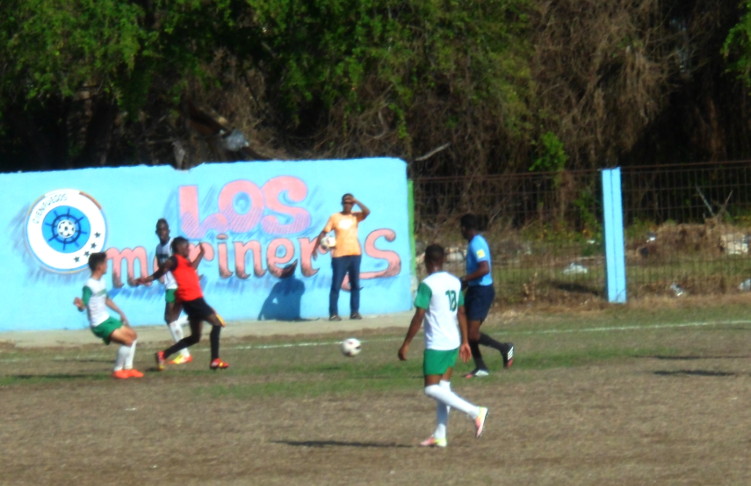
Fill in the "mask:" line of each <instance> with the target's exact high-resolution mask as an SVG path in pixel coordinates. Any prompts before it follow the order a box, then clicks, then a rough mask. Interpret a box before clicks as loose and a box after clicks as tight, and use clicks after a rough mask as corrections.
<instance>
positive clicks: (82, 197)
mask: <svg viewBox="0 0 751 486" xmlns="http://www.w3.org/2000/svg"><path fill="white" fill-rule="evenodd" d="M106 236H107V226H106V223H105V221H104V214H103V213H102V207H101V206H100V205H99V203H98V202H97V201H96V200H94V198H92V197H91V196H89V195H88V194H86V193H84V192H81V191H78V190H75V189H58V190H55V191H51V192H48V193H47V194H45V195H44V196H42V197H40V198H39V199H38V200H37V201H36V202H35V203H34V204H33V205H32V207H31V210H30V211H29V217H28V220H27V223H26V241H27V243H28V245H29V249H30V250H31V252H32V253H33V254H34V256H36V257H37V259H39V261H40V262H41V263H42V264H43V265H44V266H45V267H47V268H48V269H50V270H54V271H58V272H75V271H78V270H81V269H83V268H85V267H86V264H87V261H88V257H89V255H90V254H91V253H94V252H98V251H103V250H104V243H105V239H106Z"/></svg>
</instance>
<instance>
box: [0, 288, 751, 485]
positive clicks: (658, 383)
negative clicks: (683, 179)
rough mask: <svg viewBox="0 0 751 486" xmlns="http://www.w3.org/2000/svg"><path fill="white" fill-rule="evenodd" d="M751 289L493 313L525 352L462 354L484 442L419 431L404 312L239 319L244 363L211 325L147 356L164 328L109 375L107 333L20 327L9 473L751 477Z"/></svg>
mask: <svg viewBox="0 0 751 486" xmlns="http://www.w3.org/2000/svg"><path fill="white" fill-rule="evenodd" d="M748 304H749V302H748V298H745V297H735V298H723V300H721V301H720V300H717V299H715V300H709V299H707V300H701V299H698V298H691V299H685V300H664V301H659V300H658V301H653V302H649V303H642V304H639V305H633V306H632V305H628V306H620V307H619V306H617V307H611V306H605V305H603V306H602V307H597V308H588V309H581V310H577V311H571V310H566V311H563V310H559V309H549V310H547V311H535V312H531V311H526V310H523V309H514V310H505V311H503V312H500V311H499V312H496V313H494V314H493V315H492V316H491V319H490V321H489V322H488V323H486V324H485V325H484V326H483V330H484V331H486V332H488V333H490V334H491V335H493V336H495V337H498V338H501V339H503V340H510V341H513V342H514V343H515V344H516V347H517V354H516V361H515V364H514V366H513V367H512V368H511V369H509V370H502V369H500V367H501V358H500V356H498V355H493V354H491V353H489V352H486V354H487V356H488V361H489V363H488V364H489V365H490V366H491V371H492V374H491V375H490V376H489V377H487V378H478V379H474V380H466V379H464V378H462V377H461V374H462V372H465V371H468V370H469V369H471V364H460V365H458V366H457V371H456V375H455V377H454V379H453V388H454V390H455V391H457V392H458V393H459V394H460V395H462V396H463V397H465V398H466V399H468V400H469V401H472V402H475V403H477V404H479V405H484V406H487V407H489V408H490V415H489V418H488V421H487V425H486V431H485V434H484V435H483V436H482V437H481V438H480V439H477V440H476V439H474V436H473V429H472V424H471V422H470V421H469V420H468V419H466V418H465V417H464V416H462V414H460V413H457V412H452V415H451V420H450V424H449V436H448V439H449V445H448V447H447V448H446V449H425V448H421V447H419V446H418V443H419V442H420V441H421V440H422V439H424V438H426V437H427V436H429V435H430V433H431V432H432V430H433V426H434V402H433V401H432V400H431V399H429V398H427V397H426V396H424V395H423V393H422V378H421V367H420V365H421V346H420V345H419V343H418V341H417V340H416V341H415V343H414V345H413V346H412V350H411V355H410V360H409V361H407V362H399V361H398V359H397V357H396V353H397V350H398V347H399V345H400V344H401V340H402V338H403V335H404V331H405V330H406V326H407V324H408V322H407V321H405V322H393V323H391V322H385V323H384V326H385V327H383V328H380V329H379V328H372V329H367V330H364V331H362V332H352V331H349V330H348V331H346V333H345V331H342V332H325V333H312V332H310V333H304V332H302V333H301V332H300V331H299V330H297V328H296V332H295V333H294V334H289V333H287V335H284V336H282V335H274V333H271V334H272V335H264V336H257V335H253V334H252V333H250V334H248V335H239V334H231V333H227V336H225V337H224V338H223V341H222V346H223V351H222V357H223V358H224V359H226V360H227V361H229V362H230V363H231V365H232V366H231V368H229V369H228V370H226V371H217V372H214V371H210V370H209V369H208V366H207V364H208V343H207V340H206V338H204V341H202V342H201V343H200V344H198V345H197V346H195V347H194V348H193V349H194V355H195V357H196V359H195V361H194V362H193V363H191V364H188V365H184V366H171V367H169V368H168V369H167V370H166V371H164V372H156V371H154V366H153V362H152V357H153V353H154V351H156V350H157V349H158V348H160V347H161V346H162V345H163V344H164V342H163V341H162V342H157V341H155V340H147V339H144V338H142V339H141V340H139V348H138V354H137V356H136V365H137V367H138V368H140V369H141V370H142V371H144V372H146V376H145V377H144V378H143V379H140V380H135V379H131V380H127V381H116V380H113V379H111V378H110V377H109V370H110V368H111V364H112V359H113V356H114V352H115V349H114V347H112V346H110V347H105V346H102V345H101V344H97V343H96V341H95V339H94V338H93V336H92V337H91V338H90V339H89V338H87V339H86V340H85V341H84V342H82V343H80V344H71V343H68V344H66V345H55V346H53V345H47V346H42V347H34V348H26V347H16V346H14V345H13V344H12V343H8V342H6V343H4V344H2V345H0V396H1V397H2V399H1V400H0V411H2V416H3V426H2V427H0V443H2V445H3V451H4V454H2V456H0V471H1V473H0V484H9V485H10V484H13V485H16V484H35V485H38V484H76V485H88V484H92V485H94V484H97V485H99V484H133V485H140V484H160V485H185V484H219V485H225V484H231V485H235V484H236V485H255V484H258V485H277V484H278V485H297V484H300V485H336V484H348V485H349V484H410V485H413V484H499V485H505V484H508V485H561V484H565V485H606V484H618V485H640V486H641V485H645V484H660V485H663V484H670V485H674V484H679V485H689V484H697V485H698V484H712V485H742V484H751V465H750V463H749V461H748V451H749V449H750V448H751V434H750V433H749V430H750V429H749V424H751V407H750V406H749V404H751V316H747V314H748V313H747V308H748ZM372 319H374V318H366V319H365V321H364V322H366V323H367V321H371V322H372ZM387 324H388V325H387ZM391 324H393V326H396V325H398V326H399V328H398V329H397V328H395V327H393V326H392V325H391ZM232 325H238V324H237V323H230V326H232ZM374 327H375V326H374ZM280 328H282V329H286V331H289V329H287V328H284V326H283V325H282V326H280ZM302 329H303V331H304V328H302ZM349 335H354V336H356V337H358V338H359V339H361V340H362V342H363V352H362V354H360V355H359V356H357V357H355V358H345V357H343V356H342V355H341V354H340V353H339V352H338V348H337V341H339V340H341V339H342V338H345V337H348V336H349ZM162 336H163V338H164V339H166V338H167V331H166V329H165V330H163V334H162ZM0 341H3V335H2V334H0Z"/></svg>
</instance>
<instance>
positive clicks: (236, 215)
mask: <svg viewBox="0 0 751 486" xmlns="http://www.w3.org/2000/svg"><path fill="white" fill-rule="evenodd" d="M0 185H2V188H3V190H2V196H0V198H2V205H1V206H0V222H2V224H3V225H4V228H5V231H3V232H2V235H1V236H0V238H4V239H5V242H4V243H3V244H2V245H0V248H2V250H0V251H1V252H2V254H1V255H2V259H3V262H4V265H3V271H2V279H1V281H0V286H1V288H2V295H3V303H4V305H3V308H4V313H3V314H4V315H3V317H2V321H1V322H0V331H9V330H42V329H74V328H82V327H86V325H87V320H86V317H85V314H80V313H78V312H77V311H76V309H75V307H74V306H73V305H72V301H73V298H74V297H75V296H78V295H80V291H81V287H82V285H83V283H84V282H85V281H86V279H87V278H88V275H89V270H88V267H87V266H86V260H87V255H88V253H89V252H91V251H106V252H107V254H108V256H109V257H110V259H109V270H108V273H107V275H106V277H105V278H106V281H107V286H108V288H109V289H110V295H111V296H112V297H113V298H114V300H115V302H116V303H117V304H118V305H119V306H120V308H121V309H122V310H123V311H124V312H125V314H126V315H127V316H128V318H129V319H130V321H131V323H132V324H133V325H146V324H159V323H162V322H163V321H162V313H163V308H164V300H163V299H164V298H163V289H162V287H161V285H159V284H154V285H152V286H151V287H136V288H134V287H132V286H130V285H129V284H128V279H129V278H134V277H139V276H141V275H148V274H150V273H152V272H153V270H154V249H155V246H156V244H157V242H158V241H157V237H156V235H155V233H154V230H155V225H156V221H157V219H159V218H166V219H167V221H168V222H169V224H170V227H171V230H172V236H178V235H182V236H185V237H186V238H188V239H189V240H190V241H191V243H194V244H196V245H197V244H199V243H201V244H202V245H203V246H204V249H205V251H206V253H205V256H204V260H203V262H202V263H201V265H200V267H199V273H200V274H201V275H202V285H203V288H204V294H205V297H206V300H207V301H208V302H209V304H210V305H211V306H212V307H214V308H215V309H216V310H217V311H218V312H219V313H220V314H222V316H224V317H225V318H227V319H259V318H260V319H283V320H284V319H295V318H315V317H325V316H327V314H328V292H329V286H330V277H331V267H330V264H331V259H330V255H329V254H328V253H321V254H319V255H318V258H317V259H315V260H313V259H311V258H310V251H311V248H312V244H313V242H314V240H315V238H316V236H317V235H318V233H319V232H320V231H321V229H322V228H323V226H324V225H325V223H326V220H327V219H328V217H329V216H330V215H331V214H332V213H334V212H337V211H339V210H340V209H341V205H340V199H341V196H342V194H344V193H346V192H351V193H353V194H354V195H355V197H357V198H358V199H360V200H361V201H362V202H363V203H364V204H366V205H367V206H368V207H369V208H370V209H371V211H372V213H371V215H370V217H368V219H366V220H365V221H363V222H362V223H361V224H360V230H359V235H360V243H361V245H362V247H363V262H362V269H361V270H362V281H361V286H362V292H361V312H362V313H363V314H368V313H387V312H399V311H405V310H409V309H410V307H411V294H410V283H411V280H412V275H411V272H412V268H413V265H412V262H411V258H412V256H411V251H410V234H409V214H408V190H407V178H406V164H405V163H404V162H403V161H401V160H398V159H391V158H373V159H359V160H328V161H299V162H287V161H285V162H242V163H231V164H225V163H215V164H205V165H202V166H199V167H196V168H194V169H191V170H190V171H176V170H174V169H172V168H171V167H146V166H140V167H121V168H101V169H82V170H71V171H60V172H42V173H19V174H0ZM194 250H195V251H197V248H195V249H194ZM294 261H296V262H297V266H296V268H295V272H294V274H293V275H292V277H289V278H280V277H279V276H278V274H279V271H280V269H282V268H284V267H285V266H286V265H288V264H289V263H291V262H294ZM339 308H340V313H341V314H343V315H347V314H348V312H349V293H348V292H346V291H344V292H342V293H341V294H340V302H339Z"/></svg>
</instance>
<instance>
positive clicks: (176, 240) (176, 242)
mask: <svg viewBox="0 0 751 486" xmlns="http://www.w3.org/2000/svg"><path fill="white" fill-rule="evenodd" d="M187 242H188V240H186V239H185V238H183V237H182V236H175V237H174V238H173V239H172V244H171V245H170V248H171V249H172V253H177V247H178V246H179V245H182V244H183V243H187Z"/></svg>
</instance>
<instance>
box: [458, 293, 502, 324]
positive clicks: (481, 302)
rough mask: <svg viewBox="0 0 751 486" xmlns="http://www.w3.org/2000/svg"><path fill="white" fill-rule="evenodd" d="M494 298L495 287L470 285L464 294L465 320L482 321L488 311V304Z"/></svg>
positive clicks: (491, 302)
mask: <svg viewBox="0 0 751 486" xmlns="http://www.w3.org/2000/svg"><path fill="white" fill-rule="evenodd" d="M493 299H495V289H494V288H493V286H492V285H470V286H469V287H468V288H467V293H466V294H464V310H465V311H466V312H467V320H469V321H484V320H485V318H486V317H488V312H490V306H492V305H493Z"/></svg>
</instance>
